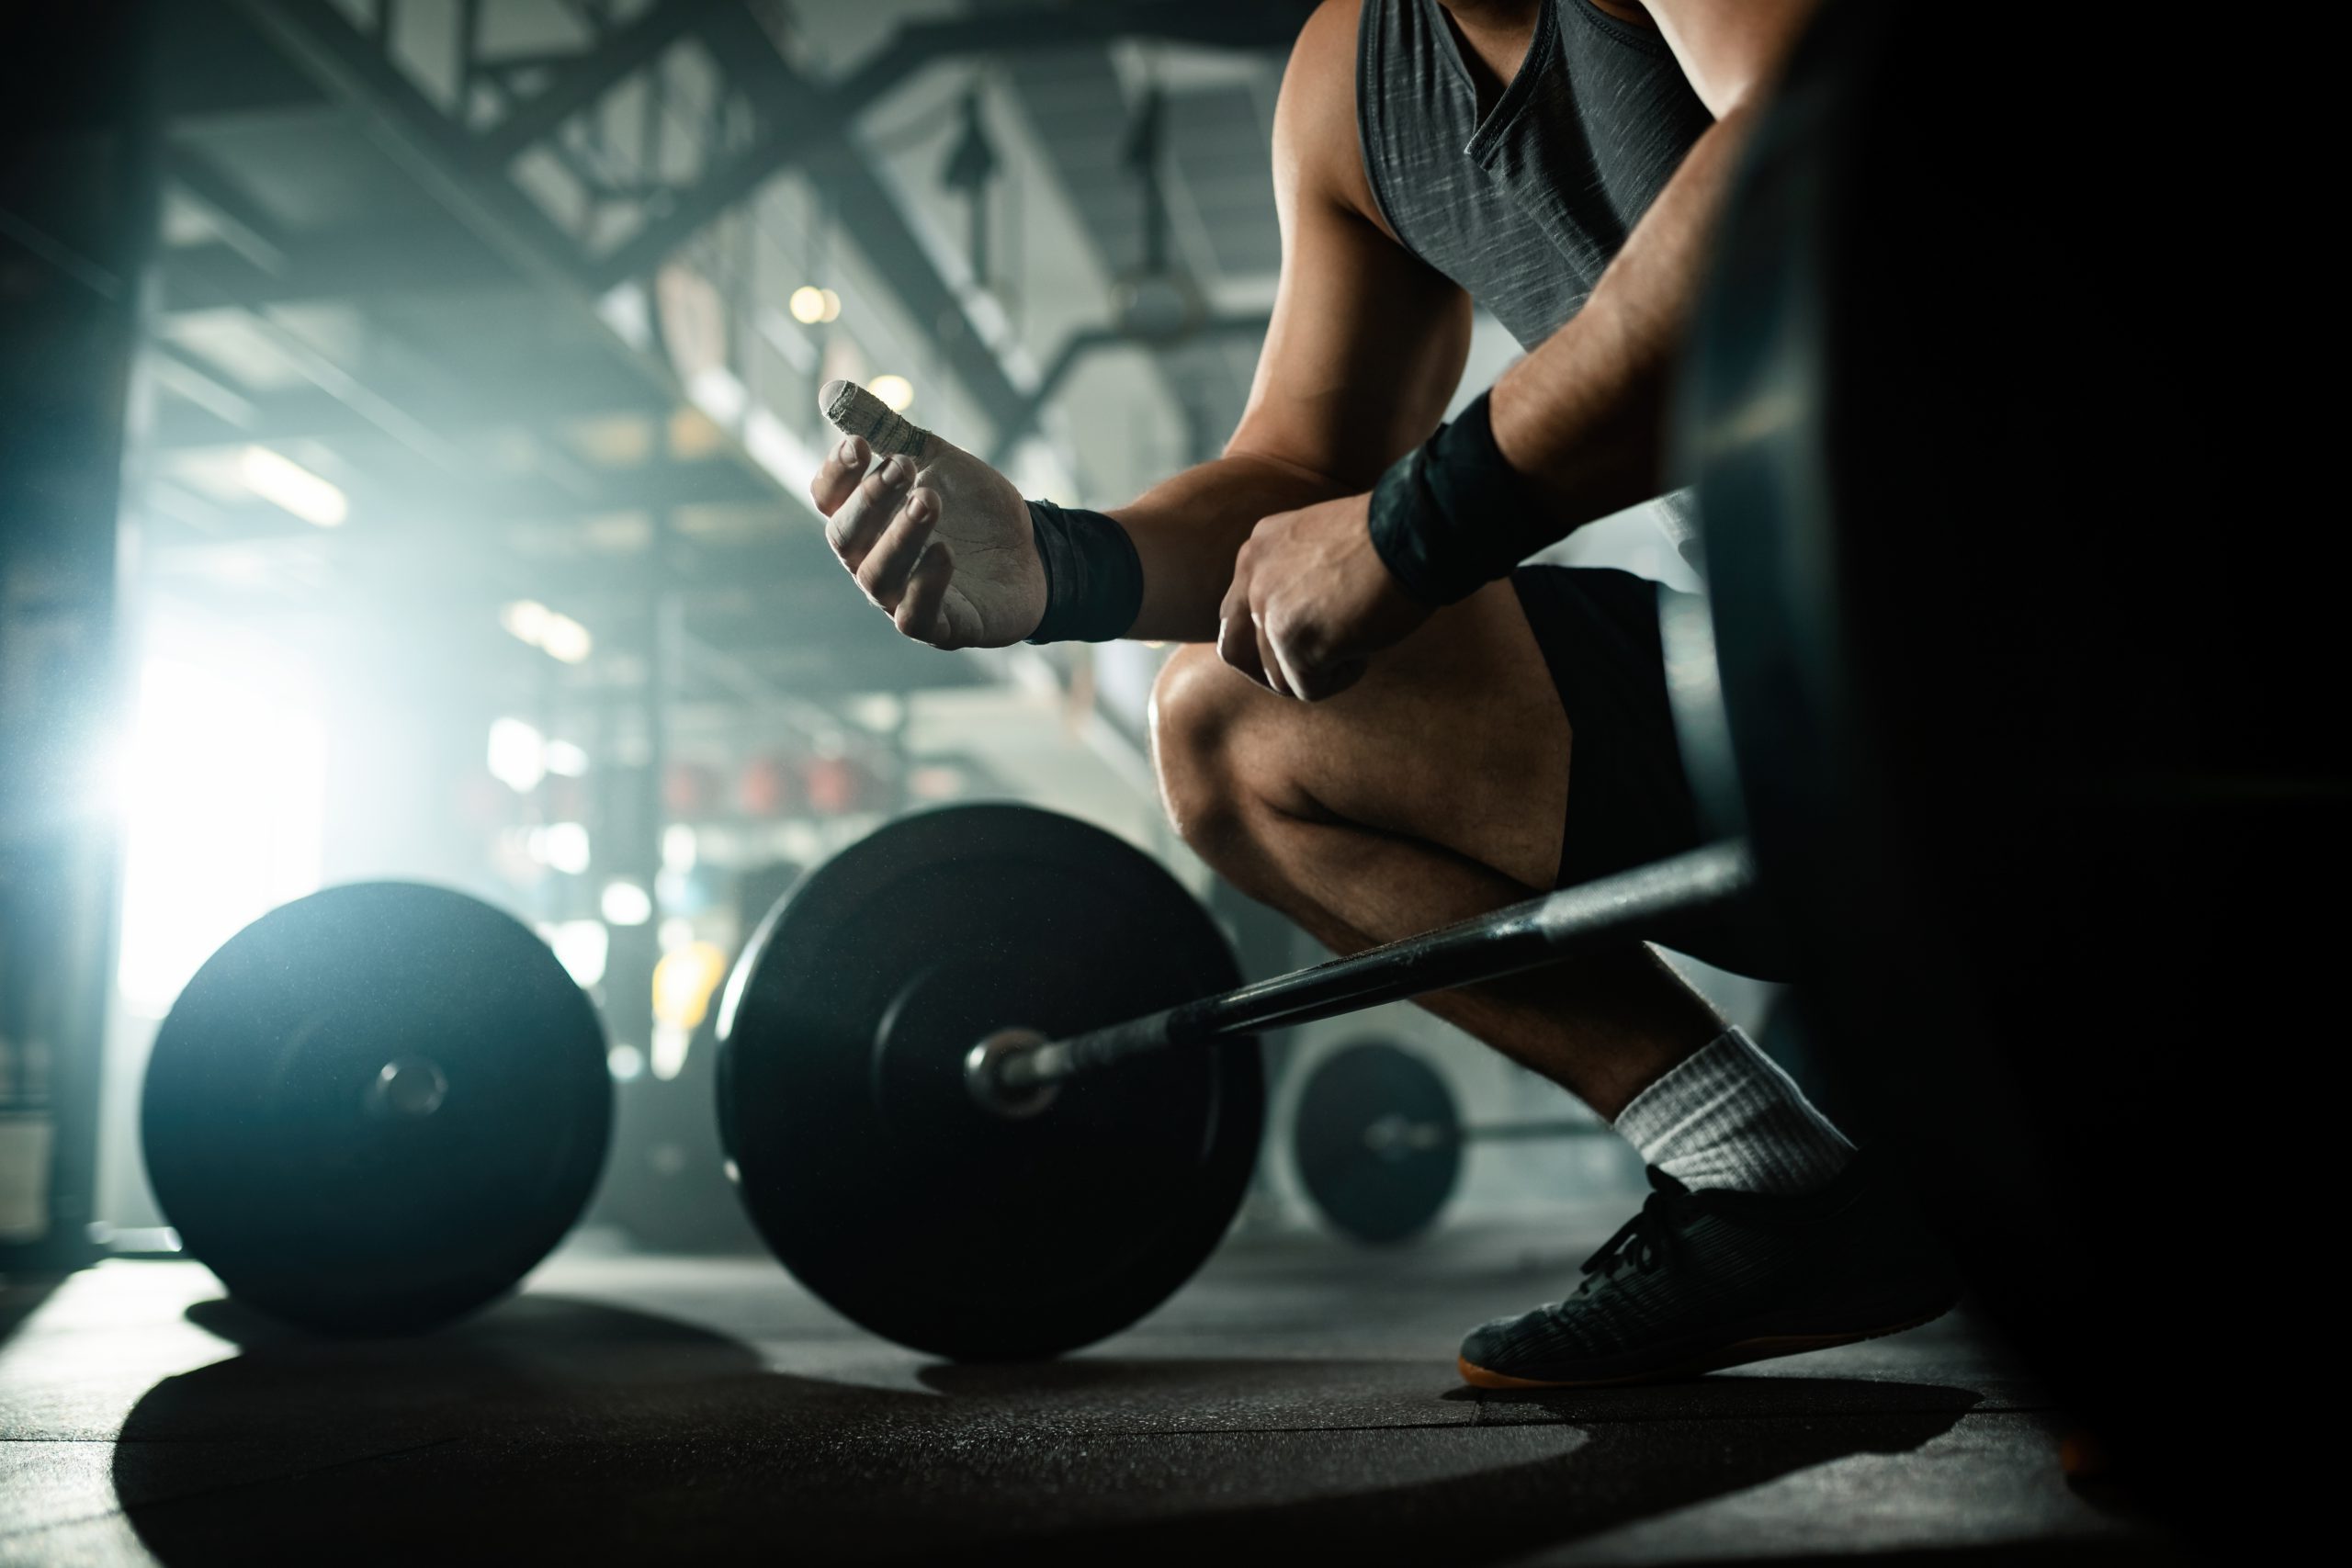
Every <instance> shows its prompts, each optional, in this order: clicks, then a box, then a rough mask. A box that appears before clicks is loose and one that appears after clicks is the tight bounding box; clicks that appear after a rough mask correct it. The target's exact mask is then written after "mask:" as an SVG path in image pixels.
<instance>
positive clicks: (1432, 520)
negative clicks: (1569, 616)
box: [1371, 392, 1551, 609]
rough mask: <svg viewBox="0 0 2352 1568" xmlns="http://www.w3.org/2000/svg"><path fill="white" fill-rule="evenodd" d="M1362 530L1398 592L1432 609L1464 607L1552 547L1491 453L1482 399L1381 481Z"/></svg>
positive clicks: (1533, 509)
mask: <svg viewBox="0 0 2352 1568" xmlns="http://www.w3.org/2000/svg"><path fill="white" fill-rule="evenodd" d="M1371 521H1372V547H1373V548H1374V549H1375V550H1378V551H1379V552H1380V558H1381V560H1382V561H1383V562H1384V563H1385V565H1386V566H1387V568H1388V570H1389V573H1390V575H1392V576H1394V577H1395V578H1396V579H1397V586H1399V587H1400V588H1402V589H1404V591H1405V592H1407V593H1408V594H1410V595H1411V596H1412V597H1413V598H1414V599H1415V600H1417V601H1418V602H1419V603H1420V604H1425V605H1427V606H1429V607H1430V608H1431V609H1435V608H1436V607H1437V606H1439V605H1440V604H1453V602H1454V601H1455V600H1457V599H1466V598H1468V597H1469V596H1470V594H1471V593H1472V592H1476V590H1477V589H1479V588H1480V587H1482V586H1484V585H1485V584H1487V583H1489V582H1492V581H1495V579H1497V578H1498V577H1504V576H1507V575H1509V574H1510V570H1511V568H1513V567H1515V566H1517V565H1518V564H1519V563H1520V562H1521V561H1522V560H1524V559H1525V558H1527V557H1529V556H1530V555H1532V554H1533V553H1534V552H1535V551H1537V550H1539V549H1542V548H1543V547H1544V546H1545V545H1547V544H1549V543H1550V542H1551V541H1550V539H1549V538H1548V537H1546V536H1545V530H1544V512H1543V509H1542V508H1541V507H1539V506H1537V505H1536V504H1535V502H1534V501H1533V498H1532V497H1531V496H1529V495H1528V493H1527V489H1526V486H1525V484H1524V483H1523V482H1522V481H1521V479H1520V477H1519V474H1518V472H1517V471H1516V470H1515V469H1513V468H1511V466H1510V464H1509V463H1506V462H1505V461H1503V455H1502V452H1501V450H1500V449H1499V448H1498V447H1497V446H1495V433H1494V430H1493V429H1492V427H1490V426H1489V425H1488V424H1487V395H1486V394H1485V393H1483V392H1481V393H1480V394H1479V395H1478V398H1477V400H1476V401H1475V402H1473V403H1472V404H1471V405H1470V406H1469V407H1468V408H1466V409H1464V410H1463V411H1462V414H1461V417H1460V418H1458V419H1456V420H1454V422H1453V423H1451V424H1442V425H1440V426H1439V427H1438V432H1437V434H1435V435H1432V436H1430V438H1429V439H1428V440H1427V441H1425V442H1423V443H1422V444H1421V445H1420V446H1418V447H1415V448H1414V449H1413V450H1412V451H1410V452H1408V453H1406V454H1405V455H1404V456H1403V457H1399V458H1397V461H1396V462H1395V463H1394V464H1393V465H1391V466H1390V468H1389V469H1388V471H1387V472H1386V473H1385V474H1383V475H1381V476H1380V482H1379V483H1378V484H1376V485H1374V486H1373V487H1372V519H1371Z"/></svg>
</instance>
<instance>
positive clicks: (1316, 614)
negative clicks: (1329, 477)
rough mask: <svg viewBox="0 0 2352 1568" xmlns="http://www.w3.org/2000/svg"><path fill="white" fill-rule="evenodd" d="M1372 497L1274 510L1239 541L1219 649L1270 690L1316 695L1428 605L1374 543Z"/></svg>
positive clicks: (1355, 669) (1328, 690)
mask: <svg viewBox="0 0 2352 1568" xmlns="http://www.w3.org/2000/svg"><path fill="white" fill-rule="evenodd" d="M1370 506H1371V497H1369V496H1363V495H1351V496H1342V497H1341V498H1340V499H1339V500H1337V501H1326V502H1317V504H1316V505H1313V506H1307V507H1302V508H1300V509H1299V510H1298V511H1296V512H1278V513H1275V514H1274V515H1273V516H1272V517H1268V518H1265V519H1264V520H1262V521H1261V522H1260V523H1259V525H1258V526H1257V527H1256V528H1255V529H1253V530H1252V531H1251V532H1250V537H1249V538H1248V539H1247V540H1246V541H1244V542H1243V544H1242V546H1241V553H1240V554H1239V555H1238V556H1236V557H1235V558H1234V561H1233V586H1232V587H1231V588H1229V589H1227V591H1226V595H1225V604H1224V605H1223V607H1222V608H1220V609H1219V611H1218V612H1217V634H1216V650H1217V656H1218V657H1219V658H1221V659H1223V660H1225V661H1226V662H1227V664H1230V665H1232V666H1233V667H1234V668H1235V669H1236V670H1238V671H1241V672H1242V673H1243V674H1245V675H1247V676H1249V677H1250V679H1251V680H1253V681H1255V682H1258V683H1259V684H1260V685H1261V686H1264V687H1266V688H1267V689H1268V690H1270V691H1272V692H1276V693H1279V694H1282V695H1283V696H1286V697H1298V698H1300V699H1302V700H1304V701H1306V702H1310V703H1312V702H1320V701H1321V700H1322V699H1324V698H1325V697H1329V696H1335V695H1337V694H1340V693H1341V692H1344V691H1346V690H1347V689H1348V688H1349V687H1350V686H1352V685H1354V684H1355V683H1356V682H1357V681H1359V680H1361V679H1362V678H1363V672H1364V667H1365V665H1366V663H1367V662H1368V660H1370V658H1371V656H1372V655H1373V654H1374V653H1377V652H1379V651H1380V650H1381V649H1384V648H1387V647H1390V646H1391V645H1393V644H1395V643H1397V642H1399V641H1401V640H1403V638H1404V637H1405V636H1406V635H1407V634H1408V633H1409V632H1411V631H1412V629H1413V628H1414V627H1416V626H1419V625H1420V624H1421V623H1422V622H1423V621H1425V620H1427V619H1429V615H1430V613H1429V612H1428V611H1427V610H1425V609H1423V608H1422V607H1421V606H1420V605H1419V604H1416V603H1414V601H1413V600H1412V599H1410V598H1408V596H1407V595H1406V593H1405V591H1404V590H1403V589H1401V588H1399V587H1397V580H1396V579H1395V578H1394V577H1391V576H1390V575H1389V574H1388V568H1387V567H1386V566H1385V564H1383V562H1382V561H1381V558H1380V553H1379V552H1378V551H1377V550H1375V549H1374V548H1373V547H1372V528H1371V525H1370V522H1369V521H1368V514H1369V508H1370Z"/></svg>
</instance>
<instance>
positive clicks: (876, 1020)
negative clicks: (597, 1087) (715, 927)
mask: <svg viewBox="0 0 2352 1568" xmlns="http://www.w3.org/2000/svg"><path fill="white" fill-rule="evenodd" d="M1238 983H1239V975H1238V971H1237V969H1236V968H1235V966H1234V962H1233V956H1232V953H1230V952H1229V951H1228V950H1227V946H1226V943H1225V939H1224V937H1223V936H1222V935H1221V934H1219V932H1218V931H1217V929H1216V926H1215V925H1214V924H1213V923H1212V922H1211V921H1210V919H1209V918H1208V916H1207V914H1206V912H1205V911H1204V910H1203V909H1202V908H1201V907H1200V905H1199V904H1198V903H1197V902H1196V901H1195V900H1194V899H1193V897H1192V896H1191V895H1190V894H1188V893H1187V892H1185V890H1184V889H1183V887H1182V885H1180V884H1179V883H1178V882H1177V881H1176V880H1175V879H1174V878H1173V877H1171V876H1170V875H1169V874H1168V873H1167V872H1166V871H1165V870H1163V869H1162V868H1161V867H1160V866H1159V864H1158V863H1155V862H1153V861H1152V860H1151V859H1149V858H1148V857H1147V856H1145V855H1143V854H1142V853H1140V852H1137V851H1136V850H1134V849H1132V848H1130V847H1129V846H1128V845H1126V844H1125V843H1124V842H1122V841H1121V840H1117V839H1115V838H1113V837H1112V836H1111V835H1109V834H1107V833H1104V832H1103V831H1101V830H1100V829H1094V828H1090V827H1088V826H1086V825H1085V824H1083V823H1080V822H1075V821H1072V820H1070V819H1069V818H1064V817H1058V816H1056V815H1054V814H1052V813H1050V812H1045V811H1038V810H1034V809H1032V808H1029V807H1018V806H997V805H989V806H968V807H950V808H946V809H943V810H937V811H930V812H924V813H922V814H920V815H917V816H913V817H909V818H902V819H900V820H899V821H897V822H893V823H891V824H889V825H888V826H887V827H885V828H883V829H880V830H879V831H878V832H876V833H875V834H873V835H872V836H871V837H869V838H866V839H865V840H862V841H861V842H859V843H857V844H854V845H853V846H851V847H850V848H849V849H848V850H846V851H845V852H842V854H840V855H838V856H836V857H834V858H833V859H832V860H831V861H830V862H828V863H826V864H824V865H823V866H820V868H818V869H817V870H816V871H813V872H811V873H810V874H809V875H808V876H806V877H804V878H802V879H801V881H800V882H799V883H798V884H797V886H795V887H794V888H793V890H792V891H791V892H790V893H789V894H787V895H786V897H785V899H784V900H783V902H781V903H780V904H778V905H777V907H776V908H775V910H774V911H772V912H771V913H770V914H769V916H768V918H767V919H766V920H765V921H764V922H763V925H762V927H761V929H760V931H759V932H758V933H757V934H756V935H755V936H754V937H753V938H752V942H751V945H750V946H749V947H747V948H746V949H745V951H744V953H743V956H742V958H741V960H740V961H739V962H738V964H737V965H736V969H735V973H734V974H733V976H731V977H730V978H729V982H728V991H727V997H726V1000H725V1001H724V1003H723V1004H722V1008H721V1012H720V1021H719V1028H720V1033H721V1038H722V1040H723V1042H724V1043H723V1044H722V1045H721V1047H720V1056H719V1089H718V1093H719V1107H720V1125H721V1129H722V1133H723V1134H724V1136H725V1138H726V1140H727V1144H728V1152H729V1156H731V1157H732V1159H733V1162H734V1168H735V1171H736V1174H737V1180H738V1182H739V1184H740V1186H741V1191H742V1195H743V1201H744V1202H745V1204H746V1206H747V1207H748V1208H749V1209H750V1211H751V1213H752V1221H753V1223H754V1224H757V1225H758V1226H759V1229H760V1232H761V1234H762V1235H763V1236H765V1237H766V1239H767V1242H768V1245H769V1246H770V1247H773V1248H774V1249H775V1254H776V1256H777V1257H778V1258H780V1259H782V1260H783V1262H784V1264H785V1266H786V1268H788V1269H791V1270H792V1272H793V1274H794V1275H795V1276H796V1277H797V1278H798V1279H799V1280H800V1281H801V1282H802V1283H803V1284H805V1285H807V1286H808V1287H809V1290H811V1291H813V1292H815V1293H816V1294H817V1295H819V1296H820V1297H821V1298H823V1299H824V1300H825V1301H826V1302H828V1303H831V1305H832V1306H833V1307H834V1308H835V1309H836V1310H837V1311H839V1312H840V1313H842V1314H843V1315H844V1316H846V1317H849V1318H851V1319H853V1320H854V1321H855V1322H857V1323H859V1324H862V1325H865V1327H867V1328H869V1329H871V1330H873V1331H874V1332H875V1333H876V1334H879V1335H882V1336H884V1337H888V1338H891V1339H895V1340H898V1341H899V1343H901V1344H904V1345H909V1346H912V1347H914V1348H918V1349H922V1350H927V1351H931V1352H933V1353H935V1354H938V1355H944V1356H949V1357H954V1358H956V1359H964V1360H1010V1359H1028V1358H1035V1357H1041V1356H1049V1355H1054V1354H1057V1353H1058V1352H1060V1351H1063V1350H1068V1349H1071V1348H1076V1347H1078V1346H1080V1345H1084V1344H1088V1343H1090V1342H1091V1341H1093V1340H1096V1339H1099V1338H1102V1337H1103V1336H1105V1335H1108V1334H1112V1333H1114V1332H1116V1331H1117V1330H1119V1329H1121V1328H1124V1327H1125V1326H1126V1325H1128V1324H1130V1323H1133V1322H1134V1321H1135V1320H1136V1319H1137V1318H1139V1317H1141V1316H1142V1315H1143V1314H1145V1313H1147V1312H1149V1311H1150V1310H1151V1309H1152V1308H1153V1307H1155V1306H1157V1305H1159V1303H1160V1302H1162V1301H1164V1300H1165V1299H1166V1298H1167V1297H1168V1295H1169V1294H1170V1292H1173V1291H1174V1290H1175V1289H1176V1288H1177V1287H1178V1286H1179V1285H1181V1284H1182V1283H1183V1282H1184V1280H1187V1279H1189V1278H1190V1277H1191V1276H1192V1274H1193V1270H1194V1269H1196V1268H1198V1267H1199V1265H1200V1262H1201V1260H1202V1259H1203V1258H1205V1257H1206V1256H1207V1255H1208V1253H1209V1251H1210V1249H1211V1248H1212V1247H1215V1246H1216V1243H1217V1241H1218V1239H1219V1238H1220V1237H1221V1236H1222V1235H1224V1234H1225V1230H1226V1227H1227V1224H1230V1222H1231V1220H1232V1218H1233V1213H1234V1210H1235V1209H1236V1208H1237V1207H1238V1204H1239V1202H1240V1200H1241V1192H1242V1190H1243V1188H1244V1187H1245V1186H1246V1185H1247V1183H1248V1181H1249V1179H1250V1168H1251V1167H1252V1165H1253V1164H1254V1163H1255V1161H1256V1158H1257V1152H1258V1141H1259V1132H1260V1128H1261V1124H1262V1120H1263V1113H1264V1107H1263V1099H1264V1086H1263V1083H1262V1080H1261V1067H1260V1065H1259V1060H1258V1050H1257V1046H1256V1043H1254V1042H1249V1041H1244V1042H1238V1043H1228V1044H1225V1045H1220V1046H1214V1047H1204V1048H1194V1049H1185V1050H1175V1051H1165V1052H1160V1053H1159V1054H1157V1055H1150V1056H1148V1057H1144V1058H1140V1059H1137V1060H1134V1061H1130V1062H1126V1063H1123V1064H1121V1065H1120V1066H1117V1067H1116V1068H1114V1069H1112V1070H1109V1071H1106V1072H1103V1073H1099V1074H1095V1075H1092V1076H1090V1077H1085V1078H1082V1079H1079V1080H1075V1081H1072V1082H1070V1083H1068V1084H1065V1085H1063V1086H1062V1087H1061V1089H1060V1091H1059V1093H1058V1096H1057V1099H1056V1100H1054V1102H1053V1103H1052V1104H1051V1105H1050V1106H1048V1107H1047V1108H1046V1110H1044V1111H1042V1112H1040V1113H1039V1114H1036V1115H1035V1116H1031V1117H1027V1118H1024V1119H1020V1120H1008V1119H1006V1118H1003V1117H1001V1116H997V1115H994V1114H991V1113H989V1112H988V1111H982V1110H981V1109H980V1108H979V1106H978V1104H976V1103H975V1102H974V1101H973V1100H972V1099H971V1096H970V1094H969V1093H968V1091H967V1089H965V1087H964V1081H963V1077H962V1072H963V1058H964V1055H965V1054H966V1052H967V1051H968V1050H969V1049H970V1047H971V1046H972V1045H973V1044H975V1043H978V1041H979V1040H980V1039H981V1038H982V1037H983V1036H985V1035H987V1034H989V1033H991V1032H994V1031H996V1030H997V1029H999V1028H1004V1027H1023V1028H1030V1029H1035V1030H1039V1031H1042V1032H1045V1033H1046V1034H1049V1035H1062V1034H1069V1033H1073V1032H1078V1031H1080V1030H1083V1029H1088V1028H1091V1027H1093V1026H1095V1025H1099V1024H1104V1023H1112V1022H1116V1021H1119V1020H1121V1019H1124V1018H1128V1017H1132V1016H1135V1015H1137V1014H1141V1013H1145V1012H1149V1011H1152V1010H1157V1009H1159V1008H1163V1007H1168V1006H1170V1005H1172V1004H1174V1003H1176V1002H1180V1001H1183V1000H1186V999H1188V998H1193V997H1196V996H1201V995H1204V994H1207V993H1209V992H1213V991H1219V990H1225V989H1228V988H1230V987H1233V986H1235V985H1238Z"/></svg>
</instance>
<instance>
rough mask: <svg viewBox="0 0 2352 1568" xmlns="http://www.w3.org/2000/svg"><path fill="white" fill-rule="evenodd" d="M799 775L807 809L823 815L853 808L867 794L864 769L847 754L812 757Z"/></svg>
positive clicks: (827, 815)
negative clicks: (807, 798) (806, 797)
mask: <svg viewBox="0 0 2352 1568" xmlns="http://www.w3.org/2000/svg"><path fill="white" fill-rule="evenodd" d="M800 776H801V784H802V786H803V787H804V788H805V789H807V791H808V792H809V810H811V811H814V812H817V813H818V814H819V815H820V816H826V817H839V816H841V815H842V814H843V813H845V812H851V811H854V810H856V809H857V807H858V803H859V802H860V801H862V800H864V799H865V770H864V769H862V768H860V767H859V766H858V765H857V764H856V763H854V762H853V761H850V760H849V759H848V758H846V757H811V758H809V762H808V766H807V767H806V768H804V769H803V770H802V772H801V775H800Z"/></svg>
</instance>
